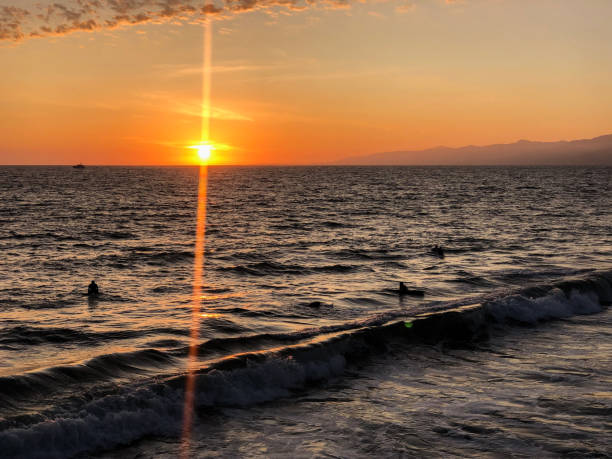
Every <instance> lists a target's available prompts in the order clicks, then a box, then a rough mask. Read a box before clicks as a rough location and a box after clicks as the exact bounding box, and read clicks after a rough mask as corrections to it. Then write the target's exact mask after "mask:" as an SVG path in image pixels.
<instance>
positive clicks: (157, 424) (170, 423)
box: [0, 272, 612, 458]
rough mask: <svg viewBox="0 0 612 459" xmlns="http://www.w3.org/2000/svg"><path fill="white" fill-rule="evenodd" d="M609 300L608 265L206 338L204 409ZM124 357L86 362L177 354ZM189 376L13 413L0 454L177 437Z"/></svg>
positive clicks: (45, 453) (76, 450)
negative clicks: (456, 296) (554, 279)
mask: <svg viewBox="0 0 612 459" xmlns="http://www.w3.org/2000/svg"><path fill="white" fill-rule="evenodd" d="M611 303H612V272H603V273H594V274H591V275H589V276H587V277H583V278H574V279H570V280H565V281H562V282H558V283H555V284H552V285H535V286H531V287H528V288H524V289H522V290H518V291H514V292H510V293H505V294H503V295H499V296H497V297H488V298H483V297H481V298H476V299H471V301H462V302H457V303H452V304H444V305H442V304H438V305H432V310H431V311H430V312H427V313H423V314H418V315H414V316H407V315H406V313H405V312H403V311H396V312H392V313H386V314H382V315H378V316H374V317H371V318H369V319H368V320H366V321H362V322H354V323H350V324H344V325H341V326H338V327H324V328H316V329H315V328H313V329H309V330H304V331H300V332H296V333H288V334H264V335H256V336H251V337H237V338H225V339H217V340H210V341H208V342H205V343H203V344H202V345H201V346H200V347H201V349H200V351H201V352H203V353H206V352H211V351H212V350H213V349H216V350H222V351H223V352H222V353H221V354H222V355H225V356H222V357H219V358H218V359H216V360H210V362H211V363H210V364H208V365H206V366H205V367H203V368H201V369H200V371H199V372H198V374H197V383H196V387H197V394H196V402H195V403H196V405H197V407H200V408H202V407H221V406H247V405H252V404H256V403H261V402H266V401H270V400H275V399H278V398H282V397H290V396H292V394H294V393H295V391H297V390H303V389H305V388H308V387H309V386H310V385H312V384H316V383H319V382H322V381H326V380H329V379H330V378H335V377H339V376H341V375H342V374H343V372H344V370H345V368H347V366H350V365H352V364H354V363H363V360H364V359H367V358H372V357H375V356H376V355H379V354H380V353H384V352H385V351H386V350H388V349H390V348H397V347H398V346H406V347H405V350H406V352H410V349H411V347H410V345H411V344H413V343H431V342H435V343H441V345H443V346H454V345H463V344H464V343H469V342H473V341H477V340H482V339H486V338H487V337H488V336H489V332H490V331H491V329H492V328H493V327H496V328H500V327H501V328H502V329H503V328H504V327H509V326H515V325H517V324H519V325H520V324H528V325H535V324H538V323H539V322H542V321H547V320H554V319H559V318H564V317H570V316H574V315H581V314H593V313H597V312H600V311H602V310H603V309H604V308H605V307H607V306H608V305H610V304H611ZM434 309H435V310H434ZM181 351H182V350H181ZM177 352H178V351H177ZM227 352H231V355H230V356H227ZM127 358H128V359H132V363H131V364H128V363H126V361H125V359H126V355H120V356H118V355H114V354H113V355H107V356H102V357H99V358H96V359H93V361H90V362H86V363H85V364H84V365H83V368H84V369H85V370H84V371H89V372H91V373H90V374H89V375H88V376H89V377H94V378H95V377H97V376H96V375H95V374H94V373H95V372H100V373H108V372H111V373H113V372H114V373H116V374H119V373H121V372H124V371H125V372H129V371H132V370H131V368H130V367H142V366H143V364H142V362H143V361H146V362H148V363H147V365H149V366H156V365H161V366H163V365H166V364H168V363H169V361H170V360H172V359H174V358H176V357H175V356H173V355H172V353H171V352H170V351H168V352H162V351H154V350H151V349H149V350H145V351H138V352H134V353H131V354H130V355H128V356H127ZM135 362H138V364H136V363H135ZM68 373H69V372H68V371H67V370H66V369H65V368H63V369H62V370H60V369H59V368H56V369H52V370H48V371H47V374H46V375H44V376H45V377H47V378H52V379H55V381H52V382H51V384H58V379H59V383H61V382H62V380H61V378H65V377H66V376H65V375H66V374H68ZM29 377H30V378H35V377H36V378H42V376H41V375H30V376H29ZM69 377H72V376H70V375H69ZM79 377H80V376H79ZM184 378H185V376H184V375H182V374H179V375H170V376H167V377H165V378H157V379H155V380H154V381H151V379H148V380H146V381H140V382H131V383H124V384H120V383H117V384H116V385H114V386H113V388H112V389H108V390H107V391H106V392H104V391H102V393H96V396H92V394H91V393H88V392H85V393H83V394H81V395H80V396H79V397H80V398H79V399H78V403H77V404H75V405H74V408H72V409H71V411H66V409H61V408H56V409H55V411H53V409H52V410H50V411H48V412H46V413H45V416H44V419H38V418H34V419H30V418H23V417H15V418H10V417H7V418H5V419H4V420H2V421H1V422H0V427H2V428H3V430H2V431H1V432H0V451H2V454H3V455H4V456H5V457H30V458H42V457H45V458H60V457H70V456H74V455H78V454H88V453H94V452H98V451H102V450H105V449H109V448H113V447H115V446H117V445H122V444H128V443H130V442H132V441H135V440H136V439H138V438H141V437H142V436H145V435H177V434H178V433H179V430H180V427H181V418H182V407H183V387H184ZM11 383H12V384H15V381H12V382H11V381H2V382H1V383H0V387H2V391H3V394H4V395H5V396H6V397H9V396H10V394H15V393H16V392H17V393H20V391H21V390H23V389H19V387H16V386H14V385H13V386H12V387H9V386H10V384H11ZM44 384H46V383H44ZM4 401H5V403H7V404H9V405H10V404H11V403H17V401H15V400H13V401H12V402H10V401H9V400H6V399H5V400H4Z"/></svg>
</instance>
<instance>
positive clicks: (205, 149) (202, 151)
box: [189, 143, 215, 163]
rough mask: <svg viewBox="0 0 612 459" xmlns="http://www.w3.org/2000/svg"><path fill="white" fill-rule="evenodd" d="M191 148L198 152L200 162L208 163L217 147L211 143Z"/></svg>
mask: <svg viewBox="0 0 612 459" xmlns="http://www.w3.org/2000/svg"><path fill="white" fill-rule="evenodd" d="M189 148H193V149H194V150H196V151H197V152H198V158H199V159H200V162H202V163H207V162H208V161H209V160H210V156H211V154H212V152H213V150H214V149H215V147H214V146H213V145H211V144H209V143H204V144H200V145H193V146H191V147H189Z"/></svg>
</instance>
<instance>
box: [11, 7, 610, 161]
mask: <svg viewBox="0 0 612 459" xmlns="http://www.w3.org/2000/svg"><path fill="white" fill-rule="evenodd" d="M50 3H54V4H55V7H54V8H52V9H48V8H44V7H45V6H48V5H49V4H50ZM37 4H38V5H40V6H36V5H37ZM202 5H203V2H198V1H195V0H186V1H177V0H157V1H153V0H54V1H53V2H48V1H45V0H36V1H34V0H19V1H17V0H0V38H2V40H0V62H1V63H2V65H1V68H2V72H1V74H0V75H1V76H0V101H1V102H0V163H1V164H73V163H77V162H83V163H86V164H189V163H193V162H194V153H195V152H194V150H190V149H187V148H186V147H187V146H189V145H191V144H194V143H197V142H198V141H199V139H200V126H201V123H200V113H201V103H202V97H201V93H202V89H201V80H202V44H203V26H202V23H201V19H202V15H201V7H202ZM11 7H14V8H11ZM15 7H18V8H15ZM207 10H208V11H209V12H211V14H210V15H209V17H211V18H212V17H214V18H215V19H214V21H213V40H212V46H213V69H212V120H211V138H212V140H213V142H215V143H217V144H219V145H225V146H226V147H225V148H224V149H220V150H217V151H216V152H215V153H214V157H213V160H214V162H217V163H241V164H309V163H310V164H312V163H317V164H321V163H326V162H331V161H335V160H337V159H340V158H343V157H346V156H354V155H360V154H368V153H374V152H378V151H390V150H406V149H421V148H427V147H432V146H437V145H447V146H461V145H467V144H480V145H482V144H490V143H506V142H514V141H516V140H519V139H530V140H543V141H553V140H561V139H568V140H569V139H578V138H589V137H595V136H598V135H603V134H610V133H612V27H610V21H611V19H612V1H610V0H463V1H461V0H456V1H450V0H408V1H405V0H404V1H384V0H375V1H371V2H346V1H343V0H337V1H336V0H329V1H318V2H314V1H308V2H302V1H297V0H287V1H284V0H227V1H225V2H224V3H223V4H222V3H218V4H214V5H212V6H208V7H207ZM79 29H86V30H79ZM88 29H91V30H88ZM449 162H450V163H452V158H449Z"/></svg>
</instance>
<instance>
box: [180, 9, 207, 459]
mask: <svg viewBox="0 0 612 459" xmlns="http://www.w3.org/2000/svg"><path fill="white" fill-rule="evenodd" d="M206 4H209V2H206ZM211 41H212V24H211V20H210V19H207V20H206V21H205V22H204V42H203V62H202V66H203V69H202V70H203V72H202V111H201V133H200V143H199V144H198V145H197V146H194V147H193V148H195V149H196V150H197V152H198V156H199V160H200V173H199V183H198V203H197V217H196V234H195V254H194V262H193V263H194V266H193V293H192V306H191V331H190V338H189V341H190V342H189V355H188V358H187V379H186V382H185V404H184V407H183V432H182V435H181V447H180V456H181V457H182V458H188V457H189V445H190V442H191V427H192V425H193V413H194V409H195V390H196V388H195V384H196V372H197V370H198V365H197V364H198V343H199V338H200V320H201V319H202V317H203V316H202V315H201V299H202V286H203V284H204V250H205V247H206V200H207V194H208V161H209V159H210V154H211V152H212V150H213V149H214V147H213V145H212V144H211V143H210V141H209V139H210V97H211V87H210V84H211V78H210V77H211V62H212V43H211Z"/></svg>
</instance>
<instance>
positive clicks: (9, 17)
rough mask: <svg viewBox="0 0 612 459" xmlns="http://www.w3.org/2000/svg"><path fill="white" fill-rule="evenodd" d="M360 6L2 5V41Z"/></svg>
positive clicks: (283, 2) (187, 1) (212, 1)
mask: <svg viewBox="0 0 612 459" xmlns="http://www.w3.org/2000/svg"><path fill="white" fill-rule="evenodd" d="M357 1H358V2H363V1H365V0H208V1H206V2H204V1H203V0H46V1H44V0H42V1H41V2H37V3H34V2H33V0H0V41H3V40H4V41H7V40H8V41H14V42H18V41H21V40H24V39H27V38H33V37H48V36H59V35H66V34H69V33H72V32H76V31H94V30H101V29H115V28H118V27H126V26H133V25H137V24H144V23H167V22H175V23H176V22H179V23H180V22H198V21H203V20H205V19H206V18H209V17H218V18H221V17H228V16H231V15H233V14H237V13H242V12H246V11H253V10H262V9H266V10H268V11H270V10H273V9H275V8H276V9H279V8H280V9H282V10H285V11H302V10H305V9H308V8H325V9H343V8H350V6H351V4H352V3H353V2H357ZM454 1H456V0H446V2H447V3H453V2H454ZM1 3H10V4H7V5H4V6H2V5H1ZM15 3H17V4H18V5H15ZM24 4H25V6H24Z"/></svg>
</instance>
